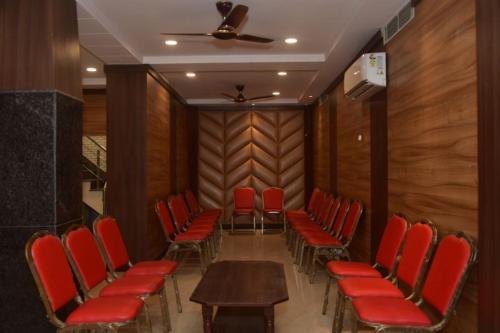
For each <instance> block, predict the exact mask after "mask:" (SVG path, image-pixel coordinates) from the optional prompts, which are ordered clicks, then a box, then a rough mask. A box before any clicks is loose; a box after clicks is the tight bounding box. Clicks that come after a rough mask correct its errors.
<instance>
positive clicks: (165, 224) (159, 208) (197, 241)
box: [155, 200, 209, 274]
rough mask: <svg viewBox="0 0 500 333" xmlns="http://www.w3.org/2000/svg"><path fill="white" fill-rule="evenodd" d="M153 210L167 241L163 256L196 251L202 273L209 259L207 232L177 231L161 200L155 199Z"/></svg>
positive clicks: (168, 256) (175, 256) (175, 255)
mask: <svg viewBox="0 0 500 333" xmlns="http://www.w3.org/2000/svg"><path fill="white" fill-rule="evenodd" d="M155 212H156V215H157V216H158V220H159V221H160V224H161V226H162V229H163V233H164V234H165V238H166V239H167V242H168V249H167V253H166V255H165V258H170V256H173V257H174V259H176V258H177V254H178V253H180V252H191V251H194V252H197V253H198V255H199V258H200V269H201V273H202V274H203V273H204V272H205V270H206V268H207V265H208V260H209V259H208V255H207V254H206V250H205V249H208V245H207V242H208V237H209V234H208V233H206V232H184V233H179V232H177V229H176V227H175V224H174V222H173V221H172V218H171V217H170V212H169V210H168V208H167V206H166V205H165V202H163V201H162V200H157V201H156V204H155Z"/></svg>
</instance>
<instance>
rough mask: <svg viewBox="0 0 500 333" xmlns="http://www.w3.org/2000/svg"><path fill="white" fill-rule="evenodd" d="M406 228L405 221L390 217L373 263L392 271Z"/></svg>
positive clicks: (398, 217) (400, 218)
mask: <svg viewBox="0 0 500 333" xmlns="http://www.w3.org/2000/svg"><path fill="white" fill-rule="evenodd" d="M407 228H408V223H407V221H406V220H405V219H404V218H402V217H400V216H397V215H394V216H392V217H391V218H390V219H389V222H387V226H386V227H385V230H384V234H383V235H382V240H381V241H380V246H379V248H378V251H377V257H376V258H375V261H376V262H378V263H380V264H381V265H382V267H384V268H385V269H387V271H392V269H393V267H394V263H395V262H396V257H397V255H398V252H399V248H400V247H401V244H402V243H403V239H404V236H405V234H406V230H407Z"/></svg>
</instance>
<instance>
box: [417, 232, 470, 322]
mask: <svg viewBox="0 0 500 333" xmlns="http://www.w3.org/2000/svg"><path fill="white" fill-rule="evenodd" d="M474 260H475V251H474V249H473V248H472V244H471V243H470V242H469V241H468V240H467V239H466V238H463V237H457V235H448V236H446V237H444V238H443V239H442V240H441V242H440V243H439V245H438V248H437V250H436V254H435V255H434V259H433V260H432V264H431V267H430V269H429V273H428V274H427V278H426V280H425V283H424V287H423V289H422V297H423V299H424V300H425V301H426V302H427V303H429V304H430V305H432V306H433V307H434V308H436V310H438V311H439V312H440V313H441V314H442V315H446V313H447V312H448V310H449V309H450V305H452V302H453V300H454V296H455V295H456V293H458V292H460V289H461V288H460V287H462V286H460V284H461V283H460V282H461V281H462V279H463V278H464V276H465V274H466V273H467V270H468V268H469V265H470V264H472V262H473V261H474Z"/></svg>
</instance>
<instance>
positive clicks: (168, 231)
mask: <svg viewBox="0 0 500 333" xmlns="http://www.w3.org/2000/svg"><path fill="white" fill-rule="evenodd" d="M155 210H156V215H157V216H158V219H159V220H160V223H161V226H162V227H163V231H164V232H165V236H167V238H168V239H170V235H173V234H174V233H175V227H174V223H173V222H172V219H171V218H170V213H169V211H168V208H167V205H165V202H163V201H162V200H158V201H156V205H155Z"/></svg>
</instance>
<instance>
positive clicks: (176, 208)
mask: <svg viewBox="0 0 500 333" xmlns="http://www.w3.org/2000/svg"><path fill="white" fill-rule="evenodd" d="M168 206H169V207H170V212H171V213H172V217H173V218H174V221H175V224H176V225H177V228H178V229H179V230H182V229H183V228H184V226H185V225H186V224H187V223H188V222H189V212H188V211H187V208H186V203H185V202H184V199H182V196H181V195H175V196H172V197H171V198H170V199H168Z"/></svg>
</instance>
